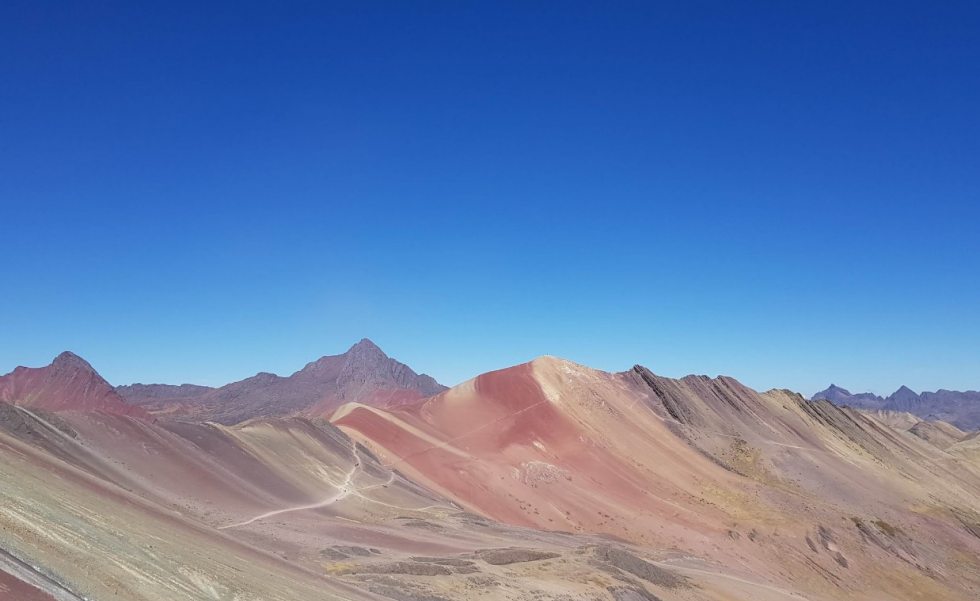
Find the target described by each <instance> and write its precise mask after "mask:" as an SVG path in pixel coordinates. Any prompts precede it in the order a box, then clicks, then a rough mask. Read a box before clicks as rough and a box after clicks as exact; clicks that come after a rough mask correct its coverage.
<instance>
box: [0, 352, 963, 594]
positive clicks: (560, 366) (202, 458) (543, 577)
mask: <svg viewBox="0 0 980 601" xmlns="http://www.w3.org/2000/svg"><path fill="white" fill-rule="evenodd" d="M827 394H828V395H832V396H833V397H834V398H832V399H830V401H833V402H830V401H828V400H821V399H818V400H807V399H805V398H803V397H802V396H801V395H799V394H797V393H794V392H791V391H787V390H770V391H767V392H758V391H755V390H752V389H751V388H749V387H747V386H745V385H743V384H741V383H740V382H738V381H737V380H735V379H734V378H730V377H717V378H709V377H707V376H687V377H684V378H680V379H673V378H666V377H663V376H659V375H656V374H655V373H653V372H652V371H651V370H649V369H647V368H645V367H642V366H639V365H637V366H634V367H633V368H632V369H629V370H627V371H624V372H618V373H613V372H605V371H601V370H596V369H592V368H589V367H586V366H583V365H579V364H576V363H573V362H571V361H567V360H564V359H560V358H557V357H548V356H546V357H540V358H537V359H535V360H533V361H530V362H528V363H524V364H521V365H515V366H511V367H507V368H504V369H500V370H496V371H492V372H488V373H485V374H481V375H479V376H477V377H475V378H473V379H471V380H469V381H467V382H464V383H462V384H459V385H457V386H454V387H452V388H445V387H443V386H441V385H439V384H437V383H435V381H434V380H432V379H431V378H428V377H427V376H420V375H417V374H416V373H415V372H414V371H412V370H411V369H409V368H408V367H407V366H405V365H403V364H401V363H399V362H397V361H395V360H394V359H391V358H390V357H388V356H387V355H385V354H384V353H383V352H382V351H381V350H380V349H379V348H378V347H377V346H376V345H374V344H373V343H371V342H370V341H366V340H364V341H361V342H359V343H358V344H356V345H354V347H352V348H351V349H350V350H348V351H347V352H345V353H343V354H341V355H334V356H328V357H324V358H321V359H319V360H317V361H314V362H312V363H310V364H308V365H307V366H306V367H304V368H303V369H301V370H299V371H297V372H296V373H294V374H292V375H291V376H287V377H280V376H274V375H272V374H259V375H257V376H255V377H253V378H248V379H246V380H243V381H241V382H237V383H233V384H229V385H227V386H223V387H220V388H209V387H201V386H193V385H183V386H168V385H132V386H124V387H119V388H117V389H114V388H112V386H111V385H109V384H108V383H107V382H105V380H104V379H102V378H101V376H99V375H98V373H97V372H96V371H95V369H94V368H93V367H92V366H91V365H89V364H88V363H87V362H85V361H83V360H82V359H80V358H78V357H77V356H75V355H71V354H63V355H60V356H59V357H58V358H56V360H55V361H54V362H53V363H52V364H51V365H49V366H47V367H42V368H17V369H15V370H14V372H12V373H11V374H8V375H6V376H2V377H0V395H2V396H0V399H2V400H0V599H4V600H5V599H7V598H10V599H17V600H22V599H43V600H45V601H50V600H52V599H57V600H59V601H61V600H65V599H67V600H71V601H79V600H81V599H98V600H101V599H125V600H127V601H130V600H132V601H164V600H167V601H169V600H172V599H190V600H195V601H197V600H201V601H204V600H223V599H237V600H243V601H245V600H248V601H258V600H262V601H314V600H316V601H319V600H333V599H336V600H340V599H343V600H361V599H364V600H367V599H372V600H388V601H392V600H394V601H449V600H455V599H502V600H511V601H532V600H533V601H568V600H571V599H589V600H596V601H723V600H745V601H748V600H752V601H800V600H801V599H803V600H806V601H832V600H841V599H846V600H851V599H853V600H855V601H859V600H860V601H871V600H875V599H893V600H900V601H906V600H907V601H912V600H920V599H929V600H930V601H933V600H936V601H945V600H949V601H967V600H973V599H976V598H978V592H980V434H978V433H976V432H973V433H969V432H965V431H963V430H961V429H959V428H956V427H955V426H953V425H951V424H948V423H946V422H943V421H937V420H926V419H922V418H919V417H916V416H915V415H913V414H911V413H909V412H907V411H895V410H889V409H883V408H881V407H874V408H869V409H858V408H855V407H853V406H840V405H839V404H838V403H842V402H844V400H846V398H849V397H851V396H854V395H850V393H847V391H845V390H843V389H839V388H837V387H832V389H830V392H828V393H827ZM906 396H907V395H905V394H904V393H903V394H902V395H898V397H897V398H898V399H902V398H904V397H906ZM896 402H897V401H896Z"/></svg>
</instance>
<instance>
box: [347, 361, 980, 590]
mask: <svg viewBox="0 0 980 601" xmlns="http://www.w3.org/2000/svg"><path fill="white" fill-rule="evenodd" d="M332 421H333V422H334V424H336V425H338V426H339V427H340V428H341V429H342V430H344V431H345V432H347V433H348V434H349V435H351V436H352V437H353V438H355V439H356V440H358V441H359V442H361V443H362V444H364V445H366V446H368V447H369V448H371V449H372V451H373V452H374V453H375V454H376V455H377V456H378V457H380V458H381V459H382V460H383V461H384V462H386V464H387V465H389V466H390V467H391V468H393V469H397V470H398V471H399V472H400V473H403V474H405V475H407V476H408V477H411V478H413V479H414V480H416V481H418V482H420V483H421V484H423V485H425V486H428V487H429V488H431V489H433V490H436V491H438V492H440V493H442V494H444V495H445V496H447V497H448V498H450V499H453V500H454V501H456V502H457V503H459V504H460V505H462V506H463V507H465V508H467V509H469V510H471V511H474V512H476V513H479V514H482V515H484V516H487V517H491V518H495V519H498V520H501V521H504V522H508V523H511V524H516V525H521V526H532V527H537V528H543V529H547V530H560V531H572V532H582V533H601V534H606V535H612V536H615V537H618V538H620V539H624V540H628V541H631V542H633V543H636V544H640V545H643V546H645V547H651V548H662V549H672V550H674V551H676V552H677V553H679V554H682V555H683V556H687V557H700V558H706V559H708V560H709V561H711V562H714V563H715V565H725V566H736V565H738V566H740V567H741V568H742V569H744V570H747V571H748V572H750V573H752V574H754V575H755V577H756V578H760V579H762V580H765V581H767V582H770V583H773V584H775V585H776V586H778V587H780V588H783V589H786V590H790V589H793V588H803V589H805V590H807V591H808V593H817V594H815V595H813V596H811V595H809V594H808V595H807V598H809V599H831V598H833V599H844V598H848V599H850V598H854V599H858V598H884V597H889V598H914V597H915V596H916V595H922V594H923V591H926V590H928V591H930V592H929V593H928V594H926V596H927V597H929V598H932V599H939V598H956V599H959V598H966V597H963V594H964V592H963V591H964V590H965V589H966V588H969V587H972V586H974V582H980V571H978V566H977V565H976V564H974V565H971V566H970V567H968V568H967V567H965V566H963V567H958V568H955V571H956V573H957V578H949V579H946V578H941V577H937V576H936V574H939V573H940V571H942V570H947V569H950V568H949V565H951V564H948V563H947V562H948V561H949V557H950V556H951V555H952V554H960V555H957V556H963V557H965V556H967V555H970V554H975V553H977V551H978V549H980V541H978V539H977V537H976V536H974V534H971V533H972V532H973V531H972V530H968V529H964V526H963V524H964V523H967V524H971V526H970V527H971V528H972V524H973V523H974V520H975V518H974V517H973V516H980V505H978V504H977V501H976V499H977V498H978V497H977V495H978V494H980V479H978V478H977V476H976V474H977V472H976V471H975V469H976V468H975V466H973V465H970V464H968V463H967V462H966V461H963V460H959V459H957V458H956V457H954V456H953V455H952V454H948V453H944V452H943V451H942V450H941V449H938V448H937V447H936V446H935V445H933V444H929V443H928V442H925V441H923V440H921V439H920V438H919V437H917V436H915V435H914V434H911V433H906V432H900V431H897V430H894V429H892V428H890V427H888V426H886V425H885V424H884V423H881V422H878V421H876V420H875V419H874V418H873V417H871V416H868V415H865V414H862V413H860V412H858V411H856V410H850V409H842V408H840V407H837V406H835V405H833V404H831V403H829V402H826V401H820V402H810V401H806V400H805V399H803V397H801V396H800V395H798V394H795V393H791V392H788V391H780V390H774V391H769V392H766V393H759V392H756V391H754V390H752V389H750V388H748V387H746V386H743V385H742V384H740V383H739V382H738V381H736V380H734V379H732V378H728V377H718V378H708V377H706V376H688V377H685V378H682V379H679V380H675V379H670V378H663V377H659V376H656V375H654V374H652V373H651V372H649V370H646V369H645V368H642V367H639V366H637V367H635V368H634V369H632V370H630V371H628V372H623V373H606V372H601V371H598V370H593V369H589V368H587V367H584V366H581V365H576V364H574V363H571V362H568V361H563V360H560V359H555V358H552V357H543V358H540V359H537V360H535V361H533V362H531V363H527V364H523V365H519V366H516V367H512V368H508V369H504V370H500V371H496V372H491V373H487V374H484V375H481V376H479V377H477V378H475V379H473V380H471V381H469V382H466V383H464V384H461V385H459V386H456V387H454V388H452V389H451V390H448V391H446V392H443V393H441V394H439V395H436V396H434V397H432V398H430V399H426V400H423V401H418V402H415V403H411V404H407V405H402V406H399V407H394V408H377V407H366V406H363V405H357V404H351V405H346V406H343V407H341V408H339V409H338V410H337V411H336V413H335V414H334V416H333V418H332ZM957 444H958V445H960V446H963V447H964V450H962V451H960V452H959V455H960V456H961V457H973V456H974V455H973V454H972V452H971V449H968V448H965V445H964V443H957ZM954 446H956V445H954ZM947 508H955V509H947ZM958 512H959V513H958ZM958 515H961V516H969V517H963V519H960V518H959V517H957V516H958ZM964 520H965V521H964ZM932 541H944V542H943V543H942V544H933V542H932ZM852 574H859V575H860V578H857V579H855V578H852V577H851V575H852ZM967 574H969V576H967ZM967 581H969V582H970V584H968V585H967V584H965V583H966V582H967ZM947 587H948V588H947ZM960 587H964V588H962V589H960ZM957 589H959V590H957ZM869 591H871V592H874V593H875V594H876V595H877V596H874V595H872V596H867V593H868V592H869ZM954 591H955V592H954ZM751 598H761V597H758V596H753V597H751Z"/></svg>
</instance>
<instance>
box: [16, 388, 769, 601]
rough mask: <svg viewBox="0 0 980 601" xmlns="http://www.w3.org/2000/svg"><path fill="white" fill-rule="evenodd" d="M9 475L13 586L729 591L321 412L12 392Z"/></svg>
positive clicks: (306, 596) (692, 595)
mask: <svg viewBox="0 0 980 601" xmlns="http://www.w3.org/2000/svg"><path fill="white" fill-rule="evenodd" d="M0 483H2V484H3V486H0V599H4V601H6V599H8V598H9V599H14V600H16V601H21V600H28V599H44V600H46V601H48V600H50V599H57V600H58V601H64V600H68V601H81V600H83V599H98V600H101V599H124V600H126V601H173V600H175V599H180V600H182V601H185V600H186V601H214V600H226V599H227V600H235V601H330V600H338V601H339V600H345V601H358V600H369V599H371V600H376V601H381V600H388V601H392V600H394V601H450V600H457V599H477V598H491V599H501V600H510V601H567V600H569V599H596V600H606V601H614V600H615V601H635V600H641V601H642V600H647V601H648V600H649V599H654V598H660V599H664V600H665V601H671V600H681V599H687V600H703V601H709V600H720V599H726V598H731V597H730V596H729V595H728V593H727V592H726V591H727V586H726V585H725V584H724V583H721V584H717V583H712V582H709V581H705V582H703V583H698V582H696V580H695V578H696V575H693V577H688V576H686V575H684V574H682V573H680V572H679V571H677V570H674V569H673V568H671V567H669V566H667V567H662V566H659V565H657V564H656V563H654V562H653V561H651V560H649V559H644V558H643V557H642V555H643V554H644V553H645V552H644V551H643V550H641V549H637V548H631V547H629V546H628V545H625V544H623V543H621V542H617V541H613V540H608V539H603V538H600V537H594V536H588V535H573V534H567V533H565V534H563V533H553V532H543V531H538V530H533V529H526V528H517V527H513V526H507V525H504V524H500V523H497V522H494V521H491V520H488V519H486V518H483V517H481V516H478V515H474V514H472V513H469V512H465V511H462V510H461V509H460V508H459V507H458V506H457V505H456V504H454V503H453V502H452V501H451V500H450V499H446V498H444V497H442V496H440V495H438V494H437V493H434V492H432V491H429V490H427V489H425V488H423V487H420V486H418V485H417V484H415V483H413V482H411V481H410V480H408V479H406V478H405V477H404V476H403V475H402V474H400V473H398V472H397V471H395V470H391V469H389V468H386V467H385V466H384V465H382V464H381V463H380V462H379V461H378V460H377V458H375V457H374V455H373V454H371V453H370V451H368V450H367V449H365V448H363V447H362V446H360V445H357V444H356V443H354V442H353V441H352V440H351V439H350V438H348V437H347V436H345V435H344V434H343V433H342V432H341V431H339V430H338V429H337V428H335V427H333V426H331V425H330V424H329V423H327V422H325V421H323V420H317V421H311V420H307V419H302V418H283V419H258V420H251V421H248V422H245V423H242V424H238V425H235V426H223V425H220V424H213V423H211V424H192V423H187V422H168V421H166V420H155V421H150V420H141V419H135V418H132V417H127V416H118V415H110V414H106V413H78V412H69V413H62V414H46V413H43V412H34V411H26V410H24V409H23V408H20V407H15V406H11V405H8V404H5V403H0ZM653 595H657V597H653ZM745 598H748V597H745ZM771 598H772V599H786V597H784V596H780V597H771Z"/></svg>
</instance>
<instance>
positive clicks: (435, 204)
mask: <svg viewBox="0 0 980 601" xmlns="http://www.w3.org/2000/svg"><path fill="white" fill-rule="evenodd" d="M85 4H88V3H85ZM98 4H99V6H98V7H93V6H83V3H67V2H66V3H52V4H48V3H44V2H33V1H32V2H4V3H3V6H2V7H0V249H2V250H0V253H2V254H0V257H2V264H3V272H2V279H0V373H2V372H6V371H8V370H9V369H11V368H13V367H14V366H15V365H18V364H27V365H40V364H44V363H47V362H48V361H49V360H50V359H51V358H52V357H53V356H54V355H55V354H57V353H58V352H60V351H62V350H64V349H71V350H74V351H75V352H77V353H79V354H81V355H82V356H84V357H86V358H87V359H89V361H91V362H92V363H93V365H95V367H96V368H97V369H99V370H100V371H101V372H102V373H103V375H105V376H106V377H107V378H108V379H109V380H110V381H112V382H113V383H128V382H132V381H144V382H148V381H162V382H198V383H205V384H221V383H224V382H227V381H230V380H234V379H239V378H242V377H245V376H248V375H251V374H253V373H255V372H257V371H260V370H267V371H274V372H278V373H289V372H291V371H293V370H295V369H298V368H299V367H301V366H302V365H303V364H304V363H305V362H307V361H309V360H312V359H314V358H316V357H318V356H320V355H323V354H331V353H336V352H341V351H343V350H344V349H346V348H347V347H348V346H349V345H350V344H352V343H354V342H355V341H357V340H358V339H360V338H361V337H365V336H366V337H370V338H372V339H373V340H374V341H375V342H377V343H378V344H379V345H380V346H381V347H382V348H384V349H385V350H387V351H388V352H389V354H391V355H393V356H395V357H397V358H399V359H401V360H403V361H405V362H407V363H409V364H410V365H412V366H413V367H415V368H416V369H417V370H420V371H426V372H428V373H431V374H432V375H434V376H436V377H437V378H438V379H439V380H441V381H443V382H445V383H448V384H453V383H456V382H459V381H461V380H464V379H466V378H468V377H470V376H472V375H475V374H477V373H479V372H482V371H486V370H489V369H494V368H499V367H503V366H506V365H509V364H514V363H518V362H521V361H525V360H527V359H529V358H531V357H534V356H536V355H541V354H553V355H559V356H564V357H567V358H569V359H572V360H576V361H579V362H583V363H586V364H589V365H592V366H595V367H599V368H603V369H609V370H622V369H627V368H629V367H630V366H632V365H633V364H634V363H642V364H644V365H647V366H648V367H650V368H651V369H653V370H654V371H655V372H657V373H661V374H664V375H669V376H681V375H684V374H687V373H691V372H693V373H706V374H710V375H715V374H719V373H723V374H729V375H733V376H735V377H738V378H739V379H741V380H742V381H744V382H745V383H747V384H749V385H751V386H753V387H756V388H760V389H766V388H770V387H789V388H793V389H796V390H800V391H802V392H804V393H807V394H809V393H812V392H814V391H815V390H817V389H819V388H823V387H824V386H826V385H827V384H829V383H830V382H831V381H833V382H835V383H837V384H840V385H843V386H846V387H850V388H851V389H855V390H873V391H876V392H885V393H887V392H890V391H891V390H893V389H895V388H897V387H898V386H899V385H900V384H903V383H904V384H908V385H910V386H911V387H913V388H914V389H923V388H926V389H934V388H937V387H947V388H974V389H975V388H980V222H978V218H980V36H978V35H977V32H978V31H980V8H977V4H976V3H973V2H963V3H957V2H948V3H947V2H943V3H934V2H922V3H917V4H903V3H895V2H888V3H877V4H876V3H859V4H855V3H853V2H847V3H844V2H841V3H832V2H828V3H796V2H766V3H757V4H752V3H739V4H740V6H739V7H735V6H733V5H732V4H733V3H728V2H722V3H717V4H714V3H697V2H694V3H692V2H677V3H672V4H661V5H658V6H654V4H655V3H636V4H631V3H611V4H614V5H615V7H613V6H612V5H611V4H610V3H581V4H579V3H571V2H562V3H554V2H548V3H528V2H516V3H498V2H494V3H459V2H445V3H435V2H412V3H399V4H395V3H362V2H353V3H351V2H347V3H343V4H342V5H338V6H334V7H321V6H319V5H320V3H308V4H307V5H305V6H301V5H299V4H296V5H289V6H286V5H285V4H286V3H269V4H267V5H264V6H263V5H253V4H250V3H239V2H236V3H230V4H228V5H227V6H224V7H218V8H213V7H212V8H202V7H201V6H199V5H198V4H199V3H192V4H186V5H180V4H179V3H166V4H165V5H164V6H159V7H156V8H152V9H134V8H132V6H131V5H132V4H137V3H118V4H115V3H98ZM600 5H602V6H600Z"/></svg>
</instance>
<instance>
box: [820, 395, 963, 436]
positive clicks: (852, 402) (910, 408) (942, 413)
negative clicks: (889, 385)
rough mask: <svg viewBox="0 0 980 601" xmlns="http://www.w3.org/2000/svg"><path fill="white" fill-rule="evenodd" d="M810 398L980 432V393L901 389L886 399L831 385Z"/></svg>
mask: <svg viewBox="0 0 980 601" xmlns="http://www.w3.org/2000/svg"><path fill="white" fill-rule="evenodd" d="M810 398H811V400H820V399H825V400H828V401H830V402H832V403H834V404H835V405H841V406H848V407H854V408H857V409H884V410H888V411H904V412H908V413H911V414H913V415H916V416H918V417H920V418H923V419H929V420H941V421H946V422H949V423H951V424H953V425H955V426H957V427H959V428H962V429H964V430H976V429H978V428H980V391H975V390H970V391H965V392H960V391H956V390H937V391H935V392H922V393H916V392H914V391H913V390H911V389H910V388H908V387H907V386H902V387H900V388H899V389H898V390H896V391H895V392H893V393H892V394H890V395H888V396H887V397H881V396H878V395H876V394H872V393H870V392H861V393H857V394H852V393H851V392H850V391H848V390H846V389H844V388H841V387H840V386H837V385H835V384H831V385H830V386H829V387H828V388H827V389H825V390H821V391H820V392H818V393H816V394H814V395H813V396H812V397H810Z"/></svg>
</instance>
